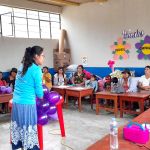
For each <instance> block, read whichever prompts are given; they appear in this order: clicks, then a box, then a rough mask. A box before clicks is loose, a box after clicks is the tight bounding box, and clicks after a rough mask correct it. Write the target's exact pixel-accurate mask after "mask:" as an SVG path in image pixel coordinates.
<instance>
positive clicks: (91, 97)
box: [90, 95, 94, 109]
mask: <svg viewBox="0 0 150 150" xmlns="http://www.w3.org/2000/svg"><path fill="white" fill-rule="evenodd" d="M93 99H94V96H93V95H90V101H91V109H93Z"/></svg>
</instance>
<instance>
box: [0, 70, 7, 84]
mask: <svg viewBox="0 0 150 150" xmlns="http://www.w3.org/2000/svg"><path fill="white" fill-rule="evenodd" d="M0 86H6V81H5V80H4V79H3V73H2V72H1V71H0Z"/></svg>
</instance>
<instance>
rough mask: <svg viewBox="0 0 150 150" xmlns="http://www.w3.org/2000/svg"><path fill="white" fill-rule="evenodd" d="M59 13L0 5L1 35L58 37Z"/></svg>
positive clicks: (59, 26) (42, 37)
mask: <svg viewBox="0 0 150 150" xmlns="http://www.w3.org/2000/svg"><path fill="white" fill-rule="evenodd" d="M60 28H61V21H60V14H54V13H48V12H41V11H40V12H39V11H34V10H26V9H20V8H11V7H7V6H0V31H1V36H9V37H21V38H41V39H50V38H58V37H59V33H60Z"/></svg>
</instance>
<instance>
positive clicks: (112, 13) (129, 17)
mask: <svg viewBox="0 0 150 150" xmlns="http://www.w3.org/2000/svg"><path fill="white" fill-rule="evenodd" d="M149 6H150V0H108V2H106V3H103V4H102V5H101V4H98V3H96V2H95V3H94V2H93V3H86V4H82V5H81V6H79V7H65V8H64V9H63V11H62V28H64V29H66V30H67V33H68V39H69V47H70V49H71V54H72V62H73V63H74V64H81V63H82V61H81V60H82V59H81V58H82V57H84V56H87V58H88V64H87V67H108V65H107V62H108V60H109V59H112V58H113V54H112V51H111V49H110V46H111V45H112V44H113V43H114V42H115V41H117V38H118V37H122V31H123V30H124V29H125V30H128V29H131V30H132V31H136V30H137V29H140V30H144V32H145V35H146V34H148V35H150V26H149V24H150V18H149V14H150V9H149ZM140 39H141V38H135V39H127V40H126V41H127V42H128V43H130V44H131V46H132V48H131V49H130V54H129V59H127V60H117V61H116V64H115V66H116V67H133V68H134V67H135V68H138V67H139V68H141V67H144V66H145V65H149V62H150V61H149V60H138V59H137V52H136V49H135V47H134V45H135V43H136V42H138V41H140Z"/></svg>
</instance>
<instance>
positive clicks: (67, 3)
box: [28, 0, 80, 6]
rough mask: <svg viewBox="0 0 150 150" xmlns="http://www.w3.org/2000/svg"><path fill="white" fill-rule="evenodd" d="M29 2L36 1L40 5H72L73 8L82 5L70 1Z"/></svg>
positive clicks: (38, 0) (41, 0) (40, 0)
mask: <svg viewBox="0 0 150 150" xmlns="http://www.w3.org/2000/svg"><path fill="white" fill-rule="evenodd" d="M28 1H34V2H38V3H43V4H56V5H69V6H70V5H72V6H79V5H80V3H77V2H72V1H68V0H28Z"/></svg>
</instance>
